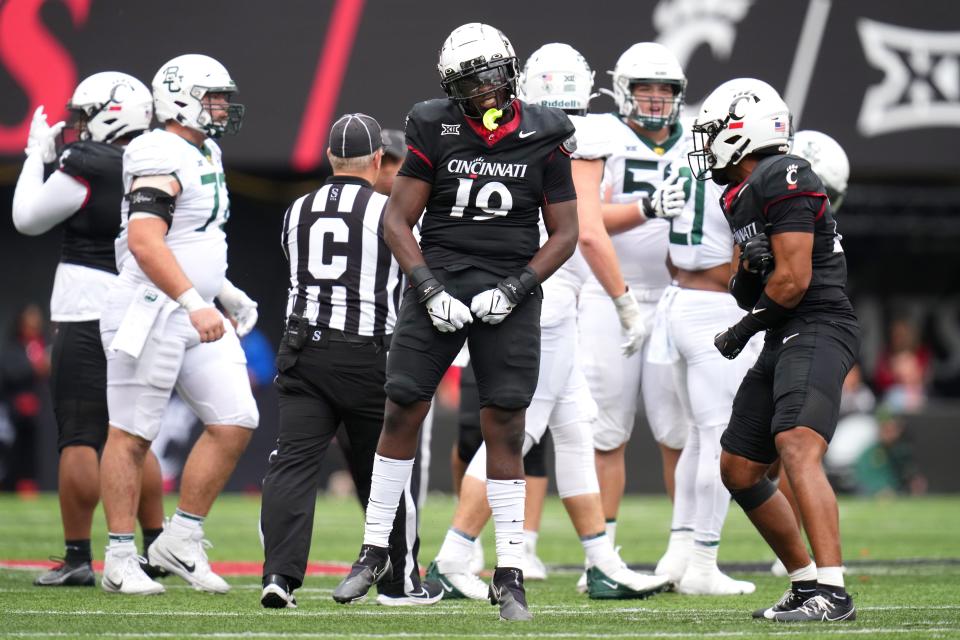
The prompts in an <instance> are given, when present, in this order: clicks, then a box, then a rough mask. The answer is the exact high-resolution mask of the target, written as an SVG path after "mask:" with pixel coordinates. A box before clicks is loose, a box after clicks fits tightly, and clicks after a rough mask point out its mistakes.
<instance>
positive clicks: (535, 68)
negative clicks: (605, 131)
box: [520, 42, 593, 115]
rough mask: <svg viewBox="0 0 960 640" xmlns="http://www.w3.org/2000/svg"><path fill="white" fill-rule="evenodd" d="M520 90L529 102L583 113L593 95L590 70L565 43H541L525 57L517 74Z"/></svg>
mask: <svg viewBox="0 0 960 640" xmlns="http://www.w3.org/2000/svg"><path fill="white" fill-rule="evenodd" d="M520 92H521V95H523V99H524V100H526V101H527V102H529V103H531V104H539V105H542V106H544V107H555V108H557V109H562V110H564V111H566V112H568V113H572V114H575V115H583V114H585V113H586V112H587V108H588V107H589V106H590V99H591V98H592V97H593V71H592V70H591V69H590V65H589V64H587V61H586V59H585V58H584V57H583V56H582V55H580V52H579V51H577V50H576V49H574V48H573V47H571V46H570V45H568V44H563V43H560V42H551V43H550V44H545V45H543V46H542V47H540V48H539V49H537V50H536V51H534V52H533V53H532V54H530V57H529V58H527V62H526V64H525V65H523V72H522V73H521V74H520Z"/></svg>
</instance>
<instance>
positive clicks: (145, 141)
mask: <svg viewBox="0 0 960 640" xmlns="http://www.w3.org/2000/svg"><path fill="white" fill-rule="evenodd" d="M163 175H170V176H174V177H175V178H176V179H177V181H178V182H179V183H180V188H181V191H180V194H179V195H178V196H177V198H176V208H175V209H174V211H173V221H172V222H171V224H170V228H169V230H168V231H167V235H166V238H165V239H166V243H167V246H168V247H169V248H170V250H171V251H172V252H173V254H174V256H175V257H176V258H177V263H178V264H179V265H180V268H182V269H183V271H184V273H185V274H186V276H187V278H189V279H190V282H191V283H193V286H194V287H195V288H196V289H197V291H198V292H199V293H200V295H201V296H202V297H203V299H204V300H206V301H207V302H210V301H212V300H213V298H214V297H215V296H216V295H217V294H218V293H219V292H220V287H221V285H222V284H223V278H224V276H225V275H226V272H227V236H226V234H225V233H224V231H223V226H224V224H226V221H227V218H229V216H230V197H229V194H228V193H227V186H226V180H225V175H224V172H223V163H222V161H221V152H220V147H219V146H218V145H217V143H216V142H214V141H213V140H211V139H209V138H208V139H206V140H204V142H203V144H202V145H201V146H200V147H196V146H194V145H192V144H191V143H189V142H187V141H186V140H185V139H183V138H181V137H180V136H178V135H176V134H174V133H170V132H168V131H164V130H162V129H155V130H153V131H150V132H149V133H145V134H143V135H141V136H139V137H137V138H134V140H133V141H132V142H131V143H130V144H129V145H127V148H126V151H125V152H124V154H123V190H124V193H129V192H130V186H131V185H132V184H133V181H134V179H135V178H138V177H141V176H163ZM128 216H129V203H128V202H127V201H126V199H124V200H123V203H122V205H121V230H120V236H119V237H118V238H117V241H116V251H117V269H118V270H119V271H120V281H121V282H126V283H132V284H137V285H139V284H143V283H147V282H150V279H149V278H148V277H147V276H146V274H144V273H143V271H142V270H141V269H140V265H138V264H137V261H136V260H135V259H134V258H133V256H132V255H131V254H130V250H129V247H128V246H127V225H128V223H129V220H128Z"/></svg>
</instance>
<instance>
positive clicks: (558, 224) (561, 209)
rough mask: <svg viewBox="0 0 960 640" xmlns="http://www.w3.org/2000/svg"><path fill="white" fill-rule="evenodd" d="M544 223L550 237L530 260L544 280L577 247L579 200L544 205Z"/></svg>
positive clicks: (531, 266) (533, 267)
mask: <svg viewBox="0 0 960 640" xmlns="http://www.w3.org/2000/svg"><path fill="white" fill-rule="evenodd" d="M543 223H544V225H545V226H546V227H547V233H548V234H550V237H549V238H547V241H546V242H545V243H543V246H542V247H540V250H539V251H537V253H536V254H535V255H534V256H533V258H532V259H531V260H530V264H529V267H530V268H531V269H533V270H534V271H536V272H537V276H538V277H539V278H540V282H543V281H544V280H546V279H547V278H549V277H550V276H551V275H553V272H554V271H556V270H557V269H559V268H560V266H561V265H562V264H563V263H564V262H566V261H567V260H568V259H569V258H570V256H572V255H573V251H574V249H576V248H577V236H578V235H579V224H578V223H577V201H576V200H567V201H565V202H558V203H556V204H545V205H544V206H543Z"/></svg>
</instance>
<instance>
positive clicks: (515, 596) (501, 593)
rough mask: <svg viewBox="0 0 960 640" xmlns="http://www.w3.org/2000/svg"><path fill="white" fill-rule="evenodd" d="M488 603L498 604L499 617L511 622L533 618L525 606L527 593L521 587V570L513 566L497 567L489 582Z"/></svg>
mask: <svg viewBox="0 0 960 640" xmlns="http://www.w3.org/2000/svg"><path fill="white" fill-rule="evenodd" d="M489 597H490V604H499V605H500V619H501V620H509V621H511V622H523V621H527V620H533V615H532V614H531V613H530V609H528V608H527V593H526V591H524V589H523V571H521V570H520V569H514V568H513V567H497V568H496V569H495V570H494V572H493V580H492V581H491V582H490V591H489Z"/></svg>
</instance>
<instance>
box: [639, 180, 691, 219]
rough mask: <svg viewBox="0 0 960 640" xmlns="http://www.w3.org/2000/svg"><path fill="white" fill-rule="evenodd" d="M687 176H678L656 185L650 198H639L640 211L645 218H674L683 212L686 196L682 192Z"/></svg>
mask: <svg viewBox="0 0 960 640" xmlns="http://www.w3.org/2000/svg"><path fill="white" fill-rule="evenodd" d="M686 182H687V178H679V179H677V180H674V181H672V182H669V183H664V184H661V185H660V186H659V187H657V189H656V191H654V192H653V195H651V196H650V200H649V201H647V202H644V201H643V200H641V201H640V202H641V205H640V212H641V213H642V214H643V215H644V216H645V217H647V218H650V219H653V218H668V219H669V218H676V217H677V216H679V215H680V214H681V213H683V205H684V204H685V203H686V202H687V197H686V195H685V194H684V193H683V185H684V184H686Z"/></svg>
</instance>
